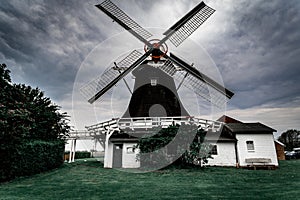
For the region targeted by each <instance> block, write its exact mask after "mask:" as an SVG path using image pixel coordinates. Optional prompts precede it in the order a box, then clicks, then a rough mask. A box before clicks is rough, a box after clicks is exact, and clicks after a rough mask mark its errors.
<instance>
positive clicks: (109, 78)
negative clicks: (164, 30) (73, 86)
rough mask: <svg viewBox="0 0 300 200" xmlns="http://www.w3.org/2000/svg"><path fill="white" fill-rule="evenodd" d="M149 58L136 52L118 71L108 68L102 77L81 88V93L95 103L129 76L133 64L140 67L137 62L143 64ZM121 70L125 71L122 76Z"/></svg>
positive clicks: (120, 65)
mask: <svg viewBox="0 0 300 200" xmlns="http://www.w3.org/2000/svg"><path fill="white" fill-rule="evenodd" d="M147 57H148V55H147V56H145V55H143V54H142V53H141V52H139V51H136V50H134V51H133V52H131V53H130V54H129V55H128V56H126V57H125V58H124V59H123V60H122V61H120V62H119V63H118V64H117V66H118V67H119V68H118V69H115V66H112V67H110V68H108V69H107V70H105V71H104V72H103V74H102V75H101V76H99V77H97V78H95V79H94V80H92V81H90V82H89V83H87V84H85V85H84V86H83V87H81V88H80V92H81V93H82V95H83V96H84V97H85V98H87V99H89V102H90V103H93V102H94V101H96V100H97V99H98V98H100V96H102V95H103V94H104V93H105V92H106V91H108V90H109V89H110V88H111V87H113V86H114V85H115V84H116V83H117V82H118V81H119V80H120V79H122V78H123V77H124V76H125V75H126V74H128V73H129V72H130V71H131V68H130V67H131V66H132V65H133V64H135V65H138V64H136V63H137V61H139V63H141V62H142V61H143V60H144V59H146V58H147ZM120 69H121V70H123V72H122V73H121V74H120V72H119V70H120ZM129 69H130V70H129Z"/></svg>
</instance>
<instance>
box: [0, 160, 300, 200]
mask: <svg viewBox="0 0 300 200" xmlns="http://www.w3.org/2000/svg"><path fill="white" fill-rule="evenodd" d="M99 165H100V163H99V162H96V161H88V162H83V161H78V162H76V163H74V164H65V165H64V166H63V167H61V168H60V169H57V170H54V171H51V172H48V173H44V174H39V175H35V176H32V177H27V178H20V179H17V180H14V181H12V182H9V183H4V184H1V185H0V199H43V200H46V199H55V200H57V199H122V200H123V199H297V197H298V198H299V196H300V190H299V188H300V174H299V169H300V160H292V161H284V162H281V167H280V169H278V170H257V171H252V170H245V169H235V168H207V169H203V170H201V169H169V170H161V171H157V172H151V173H143V174H134V173H127V172H121V171H118V170H114V169H103V168H102V167H99Z"/></svg>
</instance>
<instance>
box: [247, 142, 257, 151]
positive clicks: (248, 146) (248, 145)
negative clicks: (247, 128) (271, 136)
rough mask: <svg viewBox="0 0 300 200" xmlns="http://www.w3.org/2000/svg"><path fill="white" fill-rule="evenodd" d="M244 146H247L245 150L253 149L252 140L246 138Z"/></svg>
mask: <svg viewBox="0 0 300 200" xmlns="http://www.w3.org/2000/svg"><path fill="white" fill-rule="evenodd" d="M246 147H247V151H250V152H253V151H255V147H254V141H253V140H247V141H246Z"/></svg>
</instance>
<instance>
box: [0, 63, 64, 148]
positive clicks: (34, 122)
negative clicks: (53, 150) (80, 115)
mask: <svg viewBox="0 0 300 200" xmlns="http://www.w3.org/2000/svg"><path fill="white" fill-rule="evenodd" d="M9 73H10V71H9V70H8V69H7V68H6V65H5V64H2V65H1V67H0V84H1V90H0V99H1V101H0V108H1V110H0V128H1V135H0V139H1V141H2V143H3V142H4V141H5V142H10V141H18V140H22V139H31V140H34V139H39V140H45V141H47V140H48V141H49V140H56V139H65V137H67V135H68V133H69V130H70V126H69V125H68V119H67V117H68V116H67V114H66V113H60V112H59V109H60V107H59V106H57V105H55V104H53V103H52V102H51V100H50V99H49V98H48V97H44V93H43V92H42V91H40V90H39V89H38V88H35V89H33V88H31V87H30V86H26V85H24V84H12V83H11V79H10V75H9Z"/></svg>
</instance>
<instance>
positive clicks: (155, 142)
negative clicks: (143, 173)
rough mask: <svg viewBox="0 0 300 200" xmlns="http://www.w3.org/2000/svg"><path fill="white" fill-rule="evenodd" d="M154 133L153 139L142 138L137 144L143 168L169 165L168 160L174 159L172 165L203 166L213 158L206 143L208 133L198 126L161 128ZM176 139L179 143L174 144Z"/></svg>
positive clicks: (183, 125) (138, 157)
mask: <svg viewBox="0 0 300 200" xmlns="http://www.w3.org/2000/svg"><path fill="white" fill-rule="evenodd" d="M153 133H154V134H152V136H151V137H141V139H140V140H139V141H138V144H137V147H138V148H139V149H140V154H139V155H138V156H137V159H138V160H140V162H141V166H142V167H147V166H153V165H155V164H157V163H169V162H168V160H173V159H172V158H177V160H176V161H175V162H174V163H173V164H172V165H178V166H189V165H195V164H196V165H200V166H201V164H202V163H207V161H208V159H209V158H212V157H211V152H210V146H209V144H207V143H204V139H205V136H206V133H207V132H206V131H204V130H203V129H198V127H197V126H196V125H185V124H182V125H180V126H179V125H170V126H169V127H168V128H161V127H159V128H158V129H157V130H153ZM175 137H176V140H177V141H179V142H175V143H173V144H172V141H174V138H175ZM149 153H151V154H149ZM170 158H171V159H170Z"/></svg>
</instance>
